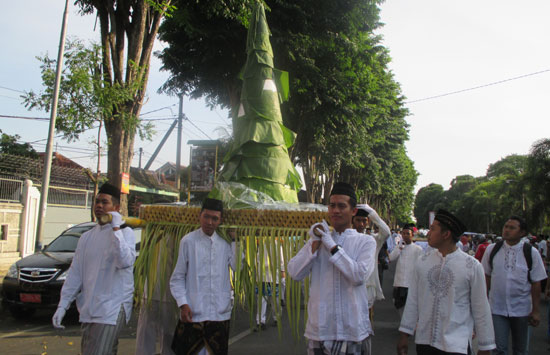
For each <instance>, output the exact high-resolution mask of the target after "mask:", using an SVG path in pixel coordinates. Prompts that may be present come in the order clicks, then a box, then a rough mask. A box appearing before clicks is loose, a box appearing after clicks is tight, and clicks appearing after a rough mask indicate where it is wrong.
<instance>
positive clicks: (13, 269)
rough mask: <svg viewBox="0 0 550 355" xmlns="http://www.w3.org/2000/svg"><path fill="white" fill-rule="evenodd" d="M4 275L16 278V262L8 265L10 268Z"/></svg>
mask: <svg viewBox="0 0 550 355" xmlns="http://www.w3.org/2000/svg"><path fill="white" fill-rule="evenodd" d="M6 276H7V277H11V278H14V279H16V278H17V264H13V265H12V266H10V269H9V270H8V273H7V274H6Z"/></svg>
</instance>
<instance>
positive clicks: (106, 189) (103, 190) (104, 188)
mask: <svg viewBox="0 0 550 355" xmlns="http://www.w3.org/2000/svg"><path fill="white" fill-rule="evenodd" d="M97 193H98V194H107V195H111V196H113V197H114V198H116V199H117V200H120V189H119V188H118V187H116V186H115V185H111V184H109V183H108V182H106V183H104V184H103V185H101V187H100V188H99V191H98V192H97Z"/></svg>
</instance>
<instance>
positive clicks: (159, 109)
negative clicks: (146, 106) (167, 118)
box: [140, 104, 176, 116]
mask: <svg viewBox="0 0 550 355" xmlns="http://www.w3.org/2000/svg"><path fill="white" fill-rule="evenodd" d="M174 106H176V104H172V105H169V106H165V107H161V108H158V109H156V110H152V111H149V112H145V113H142V114H140V116H145V115H148V114H150V113H153V112H158V111H161V110H166V109H170V108H172V107H174Z"/></svg>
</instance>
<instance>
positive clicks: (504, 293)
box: [481, 241, 546, 317]
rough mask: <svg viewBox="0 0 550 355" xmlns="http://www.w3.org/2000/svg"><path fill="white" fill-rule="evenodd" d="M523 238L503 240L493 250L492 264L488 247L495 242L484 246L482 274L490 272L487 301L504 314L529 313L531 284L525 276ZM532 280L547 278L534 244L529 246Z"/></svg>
mask: <svg viewBox="0 0 550 355" xmlns="http://www.w3.org/2000/svg"><path fill="white" fill-rule="evenodd" d="M523 244H524V242H523V241H520V242H519V243H517V244H516V245H513V246H510V245H509V244H508V243H507V242H506V241H504V244H503V245H502V247H501V248H500V250H499V251H498V252H497V253H496V254H495V256H494V259H493V268H492V269H491V265H490V263H489V259H490V255H491V251H492V250H493V248H494V247H495V245H496V244H491V245H489V246H488V247H487V249H486V250H485V254H483V259H482V260H481V262H482V264H483V268H484V269H485V274H486V275H488V276H491V289H490V290H489V302H490V304H491V311H492V312H493V314H496V315H501V316H505V317H525V316H528V315H529V313H531V309H532V303H531V284H530V283H529V279H528V277H527V272H528V267H527V261H526V260H525V255H524V254H523ZM531 259H532V260H533V265H532V268H531V273H530V274H531V281H532V282H537V281H541V280H544V279H545V278H546V270H545V269H544V264H543V262H542V258H541V256H540V254H539V252H538V250H537V249H536V248H531Z"/></svg>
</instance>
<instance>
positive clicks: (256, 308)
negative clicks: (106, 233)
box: [135, 205, 326, 339]
mask: <svg viewBox="0 0 550 355" xmlns="http://www.w3.org/2000/svg"><path fill="white" fill-rule="evenodd" d="M199 212H200V208H186V207H179V206H162V205H161V206H144V207H142V210H141V213H140V217H141V218H143V219H145V220H147V227H146V228H145V231H144V233H142V240H141V250H140V255H139V257H138V259H137V260H136V264H135V291H136V302H137V303H141V301H142V295H145V296H146V299H147V300H149V301H150V300H151V299H152V297H153V293H154V292H159V294H160V295H164V294H165V293H166V292H168V293H169V292H170V290H169V285H168V282H169V280H170V276H171V274H172V271H173V269H174V266H175V264H176V260H177V257H178V250H179V243H180V241H181V239H182V238H183V237H184V236H185V235H186V234H188V233H190V232H192V231H193V230H196V229H198V228H199V225H198V224H197V223H196V222H197V221H198V220H199ZM325 218H326V213H325V212H303V211H278V210H228V211H224V225H222V226H220V228H218V233H219V234H220V235H221V236H222V237H225V238H227V237H226V235H227V233H228V230H229V229H231V230H232V231H235V234H236V239H237V240H236V243H237V255H242V256H243V258H238V259H237V271H236V272H234V273H232V275H231V276H232V277H231V279H232V284H233V290H234V297H235V303H236V306H238V307H242V308H243V309H244V310H246V311H248V313H249V315H250V318H249V321H250V327H251V328H252V327H254V326H255V324H256V314H259V313H260V312H261V302H259V300H260V298H259V297H263V296H264V294H263V293H264V291H267V287H266V288H265V289H264V287H262V283H263V280H271V282H270V284H271V296H270V301H271V302H270V305H271V308H272V313H273V318H274V320H276V321H277V327H278V330H279V335H280V334H281V331H282V321H281V316H282V308H281V299H282V297H283V294H282V292H281V291H282V286H281V284H280V281H279V280H281V278H282V275H283V273H284V276H285V279H286V287H285V290H284V299H285V302H286V309H287V315H288V321H289V323H290V327H291V330H292V334H293V336H294V337H295V338H296V339H299V338H300V337H301V332H302V329H303V327H301V325H303V324H305V321H306V319H307V310H306V313H305V317H304V319H303V320H302V322H301V319H300V310H301V308H302V304H307V300H308V292H309V278H307V279H306V280H304V281H302V282H296V281H294V280H292V279H291V278H290V277H288V273H287V270H286V266H287V264H288V261H289V260H290V259H291V258H292V257H293V256H294V255H296V253H297V252H298V251H299V250H300V249H301V248H302V247H303V245H304V244H305V242H306V241H307V239H308V238H309V237H308V235H307V232H308V230H309V227H310V226H311V225H312V224H314V223H316V222H319V221H321V220H322V219H325ZM178 220H179V221H180V223H176V221H178ZM190 222H191V223H190ZM242 222H247V223H246V224H243V223H242ZM289 225H290V226H289ZM226 240H227V239H226ZM153 265H156V267H153ZM277 282H279V286H278V287H279V292H275V290H276V283H277ZM147 285H155V286H154V287H147ZM256 290H257V291H256ZM144 292H146V293H144ZM256 292H257V294H256ZM266 296H267V295H266ZM143 306H147V304H145V305H143Z"/></svg>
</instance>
